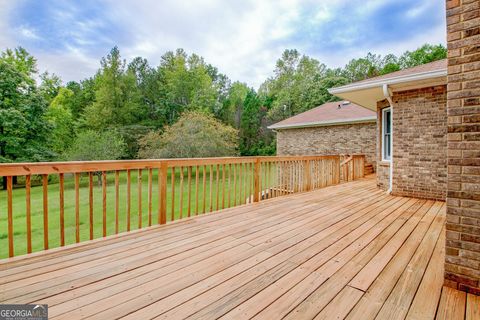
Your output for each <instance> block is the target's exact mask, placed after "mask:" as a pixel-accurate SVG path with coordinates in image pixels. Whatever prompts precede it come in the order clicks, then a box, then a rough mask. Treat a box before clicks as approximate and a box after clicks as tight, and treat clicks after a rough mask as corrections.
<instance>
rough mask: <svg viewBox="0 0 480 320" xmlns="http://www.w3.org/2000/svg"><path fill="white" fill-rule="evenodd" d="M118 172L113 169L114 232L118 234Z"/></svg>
mask: <svg viewBox="0 0 480 320" xmlns="http://www.w3.org/2000/svg"><path fill="white" fill-rule="evenodd" d="M119 200H120V173H119V172H118V170H116V171H115V234H118V215H119V211H120V202H119Z"/></svg>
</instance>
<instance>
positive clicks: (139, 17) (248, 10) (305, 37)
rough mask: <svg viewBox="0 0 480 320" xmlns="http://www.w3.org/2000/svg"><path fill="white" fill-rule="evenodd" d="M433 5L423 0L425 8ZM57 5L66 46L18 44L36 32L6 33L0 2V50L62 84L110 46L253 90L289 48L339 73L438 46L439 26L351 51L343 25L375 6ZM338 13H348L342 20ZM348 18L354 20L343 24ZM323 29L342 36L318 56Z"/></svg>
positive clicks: (93, 65) (350, 34) (247, 1)
mask: <svg viewBox="0 0 480 320" xmlns="http://www.w3.org/2000/svg"><path fill="white" fill-rule="evenodd" d="M435 1H437V0H425V2H426V3H427V2H428V4H429V5H431V3H432V2H435ZM60 3H61V4H62V5H58V6H55V5H54V4H52V7H53V8H54V10H53V11H52V12H53V13H52V19H53V18H55V19H58V20H61V21H66V23H65V25H69V26H70V28H68V30H65V33H64V34H66V37H67V40H68V43H64V44H63V46H58V44H57V42H58V41H59V40H58V39H50V40H48V39H47V40H45V39H44V41H50V43H47V44H46V45H44V46H42V48H40V47H36V46H35V45H34V42H30V43H29V42H28V41H26V40H28V39H30V40H32V39H38V38H40V37H42V36H43V34H42V32H41V31H42V30H39V29H37V30H35V29H34V28H33V27H31V26H30V27H27V26H23V25H21V26H16V27H14V26H9V25H7V21H8V19H7V18H8V15H9V12H10V11H11V10H12V8H13V6H14V5H13V4H14V2H13V1H8V0H0V30H7V32H2V33H0V48H5V47H7V46H9V47H11V46H17V45H23V44H24V42H25V43H27V44H30V46H29V45H25V47H26V48H27V49H28V50H29V51H30V52H31V53H32V54H34V55H35V56H36V57H37V58H38V62H39V66H40V69H48V70H49V71H51V72H55V73H57V74H59V75H60V76H61V77H62V78H64V80H66V81H68V80H80V79H83V78H85V77H87V76H92V75H93V74H94V72H95V71H96V69H97V68H98V67H99V60H100V58H101V56H102V55H105V54H107V53H108V50H109V49H110V48H111V46H113V45H115V44H117V45H118V46H119V48H120V51H121V53H122V55H123V57H124V58H126V59H127V60H128V59H131V58H133V57H136V56H142V57H145V58H147V59H148V60H149V62H150V63H151V64H152V65H158V63H159V60H160V57H161V55H162V54H163V53H165V52H166V51H167V50H175V49H176V48H184V49H185V50H186V51H187V52H188V53H193V52H194V53H197V54H199V55H201V56H203V57H204V58H205V60H206V61H207V62H209V63H211V64H213V65H214V66H216V67H218V68H219V70H220V72H223V73H225V74H227V75H228V76H229V77H230V78H231V79H232V80H240V81H243V82H247V83H248V84H249V85H251V86H253V87H255V88H258V86H259V85H260V84H261V83H262V82H263V81H264V80H265V79H266V78H267V77H268V76H270V75H271V74H272V71H273V69H274V67H275V62H276V59H278V58H279V57H280V55H281V53H282V52H283V51H284V50H285V49H288V48H296V49H298V50H299V51H301V52H305V53H306V54H309V55H311V56H312V57H314V58H317V59H319V60H321V61H322V62H324V63H326V64H327V65H329V66H341V65H343V64H345V63H346V62H348V60H350V59H351V58H355V57H359V56H362V55H364V54H366V53H367V52H368V51H371V52H375V53H381V54H386V53H391V52H393V53H396V54H399V53H401V52H403V51H405V50H413V49H415V48H416V47H418V46H419V45H422V44H423V43H425V42H430V43H438V42H440V43H444V38H445V31H444V30H443V28H444V26H443V25H442V26H432V28H431V29H429V30H425V31H424V32H421V33H418V35H417V36H415V37H413V38H410V39H408V40H406V41H393V40H391V41H387V42H385V43H382V42H379V43H377V44H374V45H373V47H369V48H363V47H361V46H359V45H358V44H357V45H355V46H354V45H352V43H355V40H356V39H355V37H354V36H355V34H358V32H359V31H358V25H355V24H354V23H350V22H351V21H361V23H364V24H365V23H367V24H368V21H363V20H362V16H369V15H370V14H371V13H372V12H374V11H375V10H377V9H378V8H380V7H381V6H382V5H385V3H386V1H382V0H373V1H363V0H355V1H350V0H330V1H318V0H278V1H275V0H262V1H258V0H244V1H241V0H236V1H224V0H198V1H187V0H163V1H158V0H136V1H130V0H106V1H105V2H103V3H102V4H103V5H105V6H106V7H107V8H103V7H102V8H101V9H98V8H97V9H98V10H99V11H98V12H95V14H92V15H87V16H85V15H83V16H81V15H80V13H79V10H78V9H79V7H78V6H77V7H74V5H72V8H71V10H66V6H67V4H65V3H64V2H60ZM388 3H395V1H393V0H388ZM342 8H343V9H342ZM345 8H348V10H349V12H342V11H344V10H345ZM425 8H428V5H426V6H419V7H418V8H414V9H411V10H410V11H407V12H406V13H405V14H406V15H410V16H413V17H414V16H418V15H422V14H424V12H423V11H425ZM79 15H80V16H79ZM351 15H353V16H352V17H355V18H358V19H356V20H354V19H351V18H349V16H351ZM327 24H329V26H330V27H332V26H333V27H334V29H335V28H337V26H338V28H342V30H341V31H342V32H338V34H337V32H335V34H334V37H335V38H334V40H335V44H338V45H340V46H343V47H344V49H343V50H341V51H339V52H333V53H332V52H331V51H322V45H323V44H322V43H317V39H318V38H316V37H317V36H316V33H315V32H319V31H318V30H320V34H321V31H322V27H323V26H326V25H327ZM327 31H328V29H327ZM12 33H16V34H15V36H12ZM24 40H25V41H24ZM387 40H388V39H387ZM32 43H33V44H32ZM312 43H313V44H314V45H312ZM99 44H100V45H99Z"/></svg>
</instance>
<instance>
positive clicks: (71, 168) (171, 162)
mask: <svg viewBox="0 0 480 320" xmlns="http://www.w3.org/2000/svg"><path fill="white" fill-rule="evenodd" d="M338 157H339V156H334V155H327V156H261V157H216V158H183V159H181V158H172V159H145V160H144V159H141V160H140V159H139V160H102V161H66V162H25V163H2V164H0V176H21V175H30V174H58V173H80V172H93V171H115V170H135V169H150V168H160V167H161V165H162V163H164V162H166V163H167V165H168V167H179V166H196V165H198V166H203V165H216V164H234V163H253V162H255V161H257V160H258V161H260V162H275V161H294V160H320V159H329V158H338Z"/></svg>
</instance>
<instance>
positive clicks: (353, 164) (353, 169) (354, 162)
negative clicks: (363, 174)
mask: <svg viewBox="0 0 480 320" xmlns="http://www.w3.org/2000/svg"><path fill="white" fill-rule="evenodd" d="M352 157H353V158H352V180H355V164H356V162H357V161H356V159H357V158H356V157H355V156H352Z"/></svg>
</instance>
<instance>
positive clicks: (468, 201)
mask: <svg viewBox="0 0 480 320" xmlns="http://www.w3.org/2000/svg"><path fill="white" fill-rule="evenodd" d="M447 42H448V45H447V46H448V94H447V96H448V101H447V110H448V190H447V192H448V198H447V224H446V230H447V233H446V250H445V251H446V256H445V284H446V285H448V286H450V287H453V288H457V289H460V290H463V291H467V292H470V293H474V294H480V1H478V0H448V1H447Z"/></svg>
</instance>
